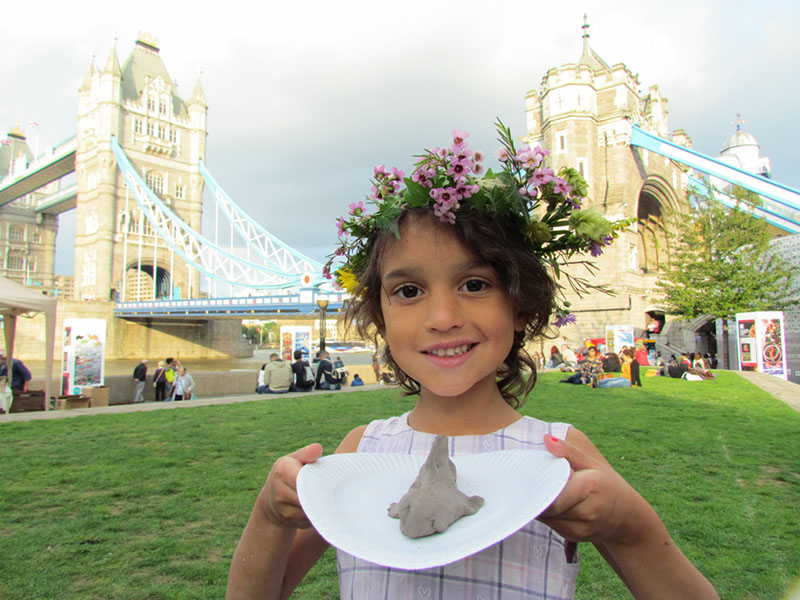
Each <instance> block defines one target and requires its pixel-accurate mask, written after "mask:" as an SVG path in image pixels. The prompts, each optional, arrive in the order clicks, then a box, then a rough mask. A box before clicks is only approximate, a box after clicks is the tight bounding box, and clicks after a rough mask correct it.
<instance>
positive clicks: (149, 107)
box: [147, 96, 156, 110]
mask: <svg viewBox="0 0 800 600" xmlns="http://www.w3.org/2000/svg"><path fill="white" fill-rule="evenodd" d="M155 109H156V100H155V98H153V97H152V96H148V97H147V110H155Z"/></svg>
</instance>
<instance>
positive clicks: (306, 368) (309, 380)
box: [292, 350, 314, 392]
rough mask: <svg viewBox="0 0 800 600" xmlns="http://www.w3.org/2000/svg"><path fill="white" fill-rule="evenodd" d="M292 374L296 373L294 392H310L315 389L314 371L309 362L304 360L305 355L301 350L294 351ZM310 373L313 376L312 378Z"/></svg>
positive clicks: (293, 385)
mask: <svg viewBox="0 0 800 600" xmlns="http://www.w3.org/2000/svg"><path fill="white" fill-rule="evenodd" d="M292 372H293V373H294V383H293V384H292V391H293V392H310V391H311V390H313V389H314V376H313V375H314V371H313V370H312V369H311V365H309V364H308V361H307V360H303V353H302V351H300V350H295V351H294V362H293V363H292ZM309 373H310V374H311V376H310V377H309Z"/></svg>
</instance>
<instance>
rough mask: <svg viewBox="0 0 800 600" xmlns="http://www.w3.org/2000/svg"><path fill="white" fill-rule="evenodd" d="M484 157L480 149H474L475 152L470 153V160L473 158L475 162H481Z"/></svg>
mask: <svg viewBox="0 0 800 600" xmlns="http://www.w3.org/2000/svg"><path fill="white" fill-rule="evenodd" d="M484 158H486V155H485V154H484V153H483V152H481V151H480V150H476V151H475V154H473V155H472V160H474V161H475V162H476V163H479V162H483V159H484Z"/></svg>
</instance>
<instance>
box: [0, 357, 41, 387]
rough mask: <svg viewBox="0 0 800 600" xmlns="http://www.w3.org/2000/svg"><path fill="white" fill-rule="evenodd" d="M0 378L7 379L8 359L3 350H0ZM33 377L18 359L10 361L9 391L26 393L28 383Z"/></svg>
mask: <svg viewBox="0 0 800 600" xmlns="http://www.w3.org/2000/svg"><path fill="white" fill-rule="evenodd" d="M0 377H6V378H8V357H6V352H5V350H0ZM32 377H33V376H32V375H31V372H30V370H29V369H28V367H26V366H25V364H24V363H23V362H22V361H21V360H20V359H18V358H12V359H11V377H10V379H11V381H10V385H11V389H12V390H16V391H18V392H27V391H28V382H29V381H30V380H31V378H32Z"/></svg>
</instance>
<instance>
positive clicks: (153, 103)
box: [75, 34, 207, 300]
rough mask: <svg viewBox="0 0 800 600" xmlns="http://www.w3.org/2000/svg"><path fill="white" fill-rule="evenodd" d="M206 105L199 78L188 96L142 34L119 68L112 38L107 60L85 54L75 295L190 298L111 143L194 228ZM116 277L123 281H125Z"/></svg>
mask: <svg viewBox="0 0 800 600" xmlns="http://www.w3.org/2000/svg"><path fill="white" fill-rule="evenodd" d="M206 112H207V106H206V101H205V96H204V94H203V89H202V85H201V83H200V80H199V78H198V81H197V83H196V85H195V87H194V91H193V92H192V95H191V97H190V98H189V99H188V101H185V100H183V99H182V98H181V97H180V96H179V94H178V90H177V87H176V85H175V83H174V82H173V80H172V78H171V77H170V75H169V73H168V71H167V69H166V67H165V65H164V63H163V61H162V60H161V56H160V53H159V47H158V45H157V43H156V41H155V40H154V39H153V38H152V36H150V35H149V34H143V35H140V36H139V38H138V39H137V40H136V43H135V45H134V48H133V51H132V52H131V54H130V56H129V57H128V59H127V60H126V61H125V63H124V65H123V66H122V68H120V63H119V60H118V58H117V50H116V46H114V47H112V48H111V51H110V52H109V54H108V58H107V60H106V63H105V66H104V67H103V68H102V69H97V68H96V66H95V64H94V61H91V62H90V64H89V68H88V70H87V72H86V75H85V77H84V80H83V83H82V84H81V86H80V89H79V101H78V129H77V137H78V149H77V153H76V157H75V172H76V176H77V185H78V196H77V202H76V211H77V215H76V232H75V296H76V298H77V299H82V300H109V299H111V300H113V299H115V298H116V297H117V296H119V297H123V296H126V299H128V300H137V299H142V300H145V299H150V298H154V297H171V296H172V295H173V293H174V292H176V291H178V290H179V292H180V294H181V295H182V296H183V297H187V296H190V297H197V295H198V292H199V281H198V278H197V277H195V278H194V280H192V278H191V276H190V273H189V270H188V267H187V266H185V264H184V263H183V261H182V260H171V255H170V252H169V249H168V248H167V247H166V245H165V244H164V243H163V242H162V241H160V240H159V238H158V236H157V235H155V232H154V231H153V230H152V228H151V227H150V225H149V223H147V221H146V220H145V219H144V218H143V216H142V215H141V213H140V211H139V210H138V208H137V205H136V201H135V199H134V197H133V193H132V192H129V191H128V190H127V188H126V185H125V183H124V181H123V179H122V176H121V174H120V171H119V169H118V168H117V164H116V161H115V159H114V155H113V153H112V150H111V136H116V138H117V140H118V142H119V143H120V145H121V146H122V148H123V149H124V150H125V152H126V154H127V155H128V156H129V157H130V158H131V161H132V162H133V164H134V165H136V167H137V168H138V169H139V172H140V174H141V175H142V178H143V179H145V181H147V184H148V185H149V187H150V188H151V189H152V190H153V191H154V192H155V193H156V194H157V195H158V196H159V197H160V198H161V199H162V200H163V201H164V202H166V203H167V204H168V205H169V206H170V207H171V208H172V210H173V211H174V212H175V213H176V214H178V216H180V218H181V219H183V220H184V221H185V222H186V223H188V224H189V225H190V226H191V227H192V228H193V229H195V230H196V231H200V228H201V219H202V193H203V179H202V176H201V174H200V171H199V167H198V160H199V159H200V158H204V157H205V149H206V136H207V132H206ZM123 285H124V286H125V288H126V289H123Z"/></svg>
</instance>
